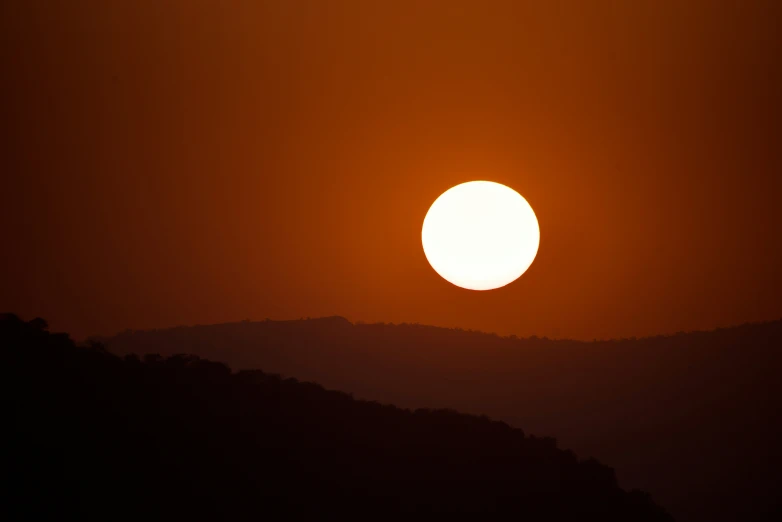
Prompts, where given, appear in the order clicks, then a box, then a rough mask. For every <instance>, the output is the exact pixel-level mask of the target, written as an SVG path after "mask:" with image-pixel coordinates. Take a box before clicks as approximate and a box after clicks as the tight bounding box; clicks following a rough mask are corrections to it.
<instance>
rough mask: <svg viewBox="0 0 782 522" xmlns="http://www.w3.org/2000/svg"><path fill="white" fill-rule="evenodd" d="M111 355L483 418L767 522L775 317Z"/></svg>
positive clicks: (641, 481)
mask: <svg viewBox="0 0 782 522" xmlns="http://www.w3.org/2000/svg"><path fill="white" fill-rule="evenodd" d="M104 341H105V342H106V343H107V345H108V347H109V349H110V350H112V351H115V352H117V353H129V352H134V353H148V352H151V353H161V354H167V355H170V354H173V353H179V352H183V353H194V354H197V355H200V356H203V357H210V358H214V359H218V360H223V361H227V362H228V363H229V364H231V365H232V366H235V367H237V368H264V369H265V370H267V371H271V372H278V373H281V374H284V375H295V376H297V377H299V378H302V379H305V380H312V381H315V382H318V383H321V384H323V385H324V386H327V387H331V388H337V389H342V390H347V391H351V392H353V393H355V395H356V396H357V397H362V398H369V399H377V400H381V401H388V402H392V403H395V404H399V405H401V406H405V407H451V408H456V409H459V410H463V411H468V412H473V413H480V414H487V415H489V416H492V417H495V418H499V419H502V420H505V421H507V422H509V423H511V424H512V425H515V426H521V427H524V428H525V429H528V430H530V431H531V432H534V433H543V434H556V435H557V436H558V437H559V440H560V442H561V443H562V444H563V445H564V446H566V447H572V448H573V449H574V450H575V451H577V452H578V453H579V454H583V455H592V456H595V457H597V458H599V459H601V460H603V461H605V462H611V463H612V464H613V465H614V466H615V467H616V469H617V472H618V475H619V479H620V483H621V484H622V485H623V486H626V487H638V488H641V489H645V490H648V491H651V492H652V494H653V495H655V498H657V499H658V500H659V501H660V502H661V503H662V504H663V505H664V506H666V508H668V509H670V510H671V511H672V513H673V514H674V515H675V516H676V517H677V519H680V520H683V521H699V520H708V521H712V522H717V521H731V520H747V521H749V520H767V519H771V520H773V519H774V518H775V516H774V515H772V514H771V513H772V512H776V513H777V514H779V511H778V510H779V505H780V504H779V498H780V494H779V493H780V492H779V484H782V473H781V472H780V470H781V469H782V466H781V465H780V464H782V462H781V461H782V446H780V444H779V441H780V440H782V420H780V412H781V411H782V407H781V406H782V385H781V384H780V376H782V351H781V349H782V322H780V321H777V322H771V323H765V324H753V325H745V326H739V327H735V328H728V329H720V330H716V331H712V332H696V333H687V334H677V335H674V336H660V337H654V338H647V339H639V340H635V339H629V340H628V339H623V340H615V341H598V342H591V343H590V342H576V341H552V340H547V339H536V338H532V339H518V340H517V339H508V338H499V337H497V336H493V335H489V334H483V333H478V332H468V331H462V330H452V329H444V328H435V327H430V326H421V325H410V324H403V325H384V324H379V325H353V324H351V323H349V322H348V321H347V320H345V319H342V318H325V319H315V320H301V321H281V322H275V321H266V322H243V323H232V324H221V325H212V326H195V327H180V328H172V329H167V330H158V331H145V332H141V331H136V332H124V333H122V334H120V335H118V336H116V337H113V338H111V339H105V340H104Z"/></svg>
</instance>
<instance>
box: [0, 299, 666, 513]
mask: <svg viewBox="0 0 782 522" xmlns="http://www.w3.org/2000/svg"><path fill="white" fill-rule="evenodd" d="M315 324H318V325H319V326H324V325H329V324H331V325H332V326H333V325H339V324H340V322H335V321H325V322H320V323H308V325H315ZM343 326H344V324H343ZM348 326H349V325H348ZM0 357H2V361H3V364H2V365H0V383H2V384H1V385H2V386H3V393H2V394H0V406H2V411H3V420H4V426H3V435H4V437H3V438H4V442H3V444H2V445H0V462H2V467H0V476H1V477H2V479H3V487H2V489H0V518H1V519H2V520H14V521H16V520H71V519H73V520H139V519H143V520H146V519H153V520H156V519H168V520H236V519H238V520H260V519H266V520H296V519H304V520H361V521H362V522H365V521H367V520H410V519H412V520H418V519H423V517H426V519H427V520H430V519H434V520H439V519H440V518H443V517H446V516H447V517H449V518H451V517H454V516H457V517H458V516H459V515H462V516H463V515H471V516H472V517H474V518H476V519H478V520H534V521H536V522H538V521H539V522H554V521H562V522H572V521H574V520H579V521H587V522H590V521H594V522H598V521H599V522H628V521H633V522H671V520H672V519H671V518H670V516H669V515H667V514H666V513H665V512H664V511H663V510H662V509H660V508H659V507H658V506H656V505H655V504H654V503H653V502H652V500H651V499H650V497H649V496H648V495H647V494H645V493H641V492H638V491H632V492H626V491H623V490H622V489H620V488H619V487H618V486H617V483H616V478H615V475H614V472H613V470H612V469H611V468H608V467H605V466H603V465H602V464H600V463H598V462H597V461H595V460H592V459H589V460H578V459H577V458H576V456H575V455H574V454H573V453H572V452H570V451H563V450H561V449H558V448H557V445H556V443H555V441H554V440H553V439H551V438H537V437H533V436H527V435H525V433H524V432H522V431H521V430H519V429H513V428H511V427H510V426H508V425H507V424H505V423H502V422H496V421H491V420H489V419H488V418H486V417H478V416H470V415H464V414H459V413H456V412H455V411H452V410H427V409H419V410H415V411H410V410H402V409H399V408H396V407H394V406H388V405H381V404H379V403H376V402H366V401H358V400H355V399H353V398H352V397H350V396H349V395H348V394H346V393H342V392H337V391H327V390H325V389H323V388H322V387H320V386H318V385H315V384H311V383H304V382H299V381H297V380H295V379H282V378H280V377H278V376H274V375H269V374H266V373H263V372H261V371H258V370H248V371H241V372H232V371H231V370H230V369H229V368H228V367H227V366H225V365H223V364H221V363H217V362H211V361H207V360H204V359H200V358H198V357H195V356H192V355H181V356H171V357H168V358H164V357H161V356H156V355H150V356H146V357H143V358H140V357H137V356H135V355H128V356H126V357H124V358H119V357H117V356H116V355H112V354H110V353H108V352H106V351H105V350H104V349H102V348H101V347H99V346H94V345H93V346H88V347H78V346H76V345H74V343H73V342H72V341H71V340H70V339H69V338H68V336H67V335H64V334H50V333H48V332H47V331H46V323H45V322H44V321H42V320H39V319H36V320H33V321H30V322H24V321H21V320H19V319H18V318H17V317H15V316H12V315H4V316H0Z"/></svg>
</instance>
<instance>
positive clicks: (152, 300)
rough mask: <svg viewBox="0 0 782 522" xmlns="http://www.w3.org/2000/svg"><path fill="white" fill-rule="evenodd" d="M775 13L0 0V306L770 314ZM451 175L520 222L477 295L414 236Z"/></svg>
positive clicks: (228, 311)
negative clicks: (521, 242)
mask: <svg viewBox="0 0 782 522" xmlns="http://www.w3.org/2000/svg"><path fill="white" fill-rule="evenodd" d="M109 4H111V5H109ZM780 28H782V3H780V2H777V1H775V0H768V1H755V2H751V1H744V2H734V1H727V0H725V1H716V0H700V1H697V2H696V1H692V2H679V1H670V2H660V1H633V2H622V1H604V2H580V1H575V0H574V1H570V2H568V1H559V2H556V1H550V0H540V1H537V2H523V1H517V0H508V1H502V2H488V1H480V2H477V1H476V2H467V1H462V0H458V1H457V0H448V1H442V2H434V1H430V2H426V1H420V0H418V1H388V2H386V1H377V2H369V1H365V0H353V1H331V0H330V1H328V2H327V1H316V0H312V1H309V2H306V1H299V2H288V1H277V2H260V1H256V0H253V1H250V0H243V1H239V0H236V1H231V2H217V1H206V0H176V1H168V2H161V1H159V0H143V1H142V0H128V1H126V2H105V1H103V0H70V1H69V2H54V1H52V2H47V1H44V0H36V1H29V2H22V1H17V2H3V3H2V5H0V34H2V45H0V65H1V66H2V71H3V74H2V78H3V79H2V85H1V86H0V90H1V91H0V92H2V105H0V108H2V125H3V127H5V129H4V132H3V134H4V136H5V137H4V138H3V145H2V149H3V154H2V161H3V163H4V165H3V171H4V174H3V185H2V187H3V189H2V191H1V192H0V218H1V219H2V222H3V234H4V237H5V241H4V242H3V248H2V256H0V269H2V270H3V274H4V277H3V283H2V285H0V310H2V311H5V310H7V311H15V312H17V313H19V314H21V315H23V316H24V317H26V318H30V317H33V316H36V315H40V316H43V317H46V318H48V319H49V320H50V322H51V324H52V326H53V328H54V329H57V330H67V331H70V332H72V333H73V334H74V335H75V336H76V337H83V336H85V335H88V334H92V333H112V332H115V331H118V330H121V329H124V328H127V327H131V328H150V327H163V326H171V325H176V324H193V323H214V322H222V321H231V320H239V319H244V318H250V319H264V318H266V317H269V318H273V319H285V318H299V317H306V316H313V317H315V316H322V315H343V316H345V317H347V318H349V319H351V320H353V321H357V320H364V321H367V322H374V321H385V322H403V321H407V322H420V323H427V324H434V325H443V326H461V327H464V328H474V329H481V330H486V331H495V332H498V333H501V334H510V333H516V334H519V335H531V334H537V335H541V336H542V335H548V336H552V337H575V338H585V339H591V338H593V337H598V338H600V337H615V336H632V335H645V334H655V333H667V332H675V331H677V330H689V329H700V328H713V327H716V326H726V325H730V324H735V323H741V322H745V321H751V320H763V319H773V318H779V317H781V316H782V299H780V295H782V275H780V269H779V267H780V266H782V244H781V243H782V242H780V236H782V208H781V207H782V205H780V203H779V202H780V197H782V100H780V94H779V93H780V92H782V69H781V68H780V65H781V64H780V60H782V58H780V57H781V56H782V52H781V51H782V45H781V43H780V34H782V32H781V31H780ZM473 179H489V180H493V181H498V182H501V183H504V184H507V185H509V186H511V187H513V188H514V189H516V190H517V191H518V192H520V193H521V194H522V195H523V196H524V197H525V198H526V199H527V200H528V201H529V202H530V204H531V205H532V207H533V208H534V209H535V212H536V213H537V216H538V219H539V221H540V226H541V245H540V251H539V253H538V257H537V259H536V261H535V263H534V264H533V265H532V267H531V268H530V270H529V271H528V272H527V273H526V274H525V275H524V276H522V278H521V279H520V280H518V281H516V282H515V283H513V284H512V285H510V286H508V287H505V288H502V289H500V290H495V291H490V292H485V293H478V292H470V291H466V290H462V289H459V288H456V287H454V286H452V285H450V284H449V283H447V282H445V281H444V280H442V279H441V278H440V277H439V276H437V275H436V273H435V272H434V271H433V270H432V269H431V268H430V267H429V265H428V263H427V262H426V259H425V257H424V254H423V250H422V248H421V238H420V233H421V224H422V221H423V218H424V216H425V214H426V211H427V209H428V207H429V205H430V204H431V203H432V202H433V201H434V199H435V198H436V197H437V196H438V195H439V194H440V193H441V192H443V191H444V190H446V189H447V188H449V187H451V186H453V185H455V184H458V183H461V182H464V181H468V180H473Z"/></svg>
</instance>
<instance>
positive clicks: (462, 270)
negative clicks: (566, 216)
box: [421, 181, 540, 290]
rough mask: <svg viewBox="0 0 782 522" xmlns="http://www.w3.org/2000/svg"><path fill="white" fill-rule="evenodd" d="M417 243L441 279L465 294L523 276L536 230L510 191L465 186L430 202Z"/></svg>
mask: <svg viewBox="0 0 782 522" xmlns="http://www.w3.org/2000/svg"><path fill="white" fill-rule="evenodd" d="M421 240H422V242H423V246H424V254H425V255H426V259H427V260H428V261H429V264H430V265H432V268H434V270H435V272H437V273H438V274H440V276H442V277H443V279H445V280H446V281H449V282H450V283H453V284H454V285H456V286H459V287H461V288H466V289H468V290H492V289H494V288H500V287H502V286H505V285H507V284H509V283H512V282H513V281H515V280H516V279H518V278H519V277H520V276H521V275H522V274H523V273H524V272H526V271H527V269H528V268H529V267H530V265H531V264H532V261H533V260H534V259H535V255H536V254H537V252H538V246H539V245H540V227H539V226H538V218H537V217H536V216H535V212H534V211H533V210H532V207H531V206H530V205H529V203H527V200H526V199H524V198H523V197H522V196H521V194H519V193H518V192H516V191H515V190H513V189H512V188H510V187H506V186H505V185H501V184H500V183H494V182H492V181H470V182H467V183H462V184H461V185H456V186H455V187H452V188H450V189H448V190H446V191H445V192H443V193H442V194H441V195H440V197H439V198H437V199H436V200H435V202H434V203H432V206H431V208H429V212H427V214H426V217H425V218H424V225H423V229H422V231H421Z"/></svg>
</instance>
